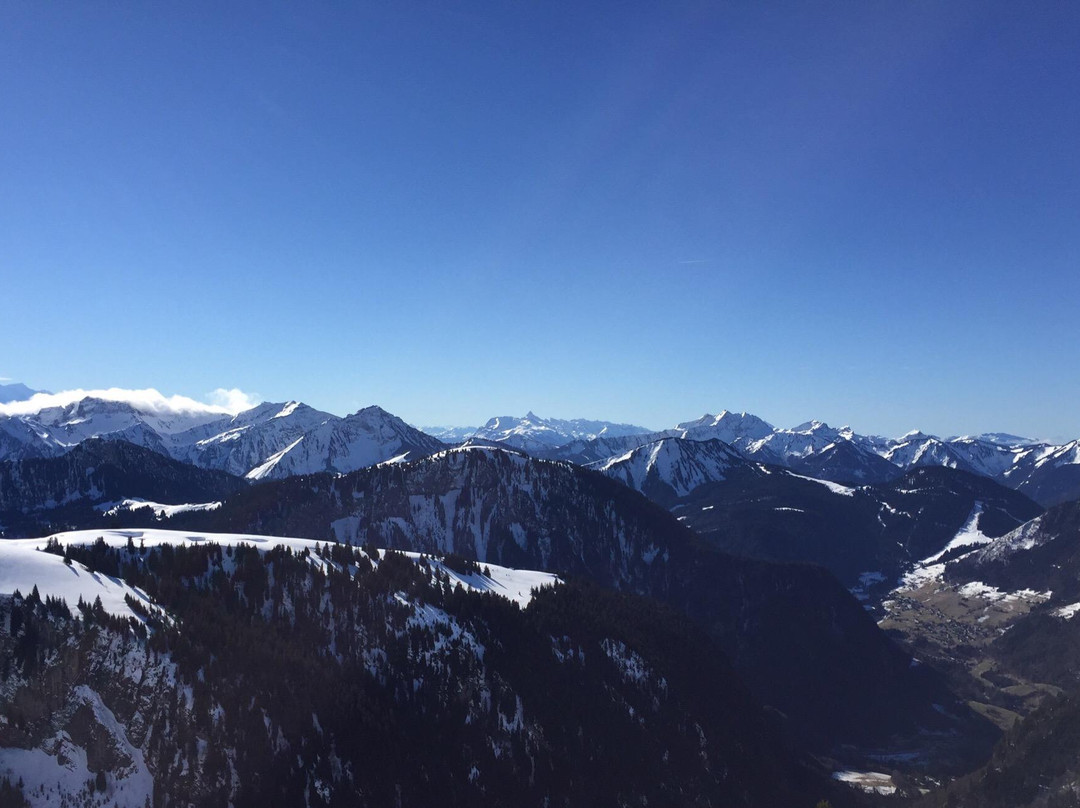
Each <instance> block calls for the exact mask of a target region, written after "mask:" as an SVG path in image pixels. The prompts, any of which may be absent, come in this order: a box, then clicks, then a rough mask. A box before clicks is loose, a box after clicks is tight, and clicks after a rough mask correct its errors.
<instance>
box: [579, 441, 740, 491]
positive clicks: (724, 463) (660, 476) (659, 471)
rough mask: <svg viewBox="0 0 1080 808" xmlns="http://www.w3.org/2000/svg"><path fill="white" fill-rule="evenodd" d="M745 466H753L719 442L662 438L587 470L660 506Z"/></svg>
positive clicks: (719, 479) (597, 463)
mask: <svg viewBox="0 0 1080 808" xmlns="http://www.w3.org/2000/svg"><path fill="white" fill-rule="evenodd" d="M747 465H756V464H751V463H750V462H749V461H748V460H746V459H745V458H744V457H743V456H742V455H741V454H739V452H738V451H736V450H735V449H734V448H733V447H731V446H729V445H728V444H726V443H724V442H723V441H720V440H715V439H711V440H686V439H682V438H663V439H661V440H658V441H655V442H654V443H648V444H646V445H644V446H640V447H638V448H636V449H632V450H631V451H629V452H627V453H626V454H623V455H619V456H618V457H611V458H608V459H607V460H601V461H599V462H596V463H591V464H589V465H588V466H587V467H586V468H591V469H594V470H596V471H599V472H600V473H602V474H605V475H606V476H608V477H611V478H612V479H613V480H618V481H619V482H621V483H623V484H624V485H627V486H629V487H630V488H633V489H635V490H637V491H641V492H642V493H644V494H645V495H646V496H648V497H649V498H650V499H653V500H655V501H657V502H661V503H662V502H663V501H664V500H665V499H667V498H679V497H685V496H686V495H687V494H689V493H690V492H691V491H694V490H696V489H697V488H699V487H700V486H702V485H705V484H707V483H711V482H719V481H722V480H723V479H725V477H726V475H727V472H728V470H729V469H730V468H732V467H733V466H740V467H742V466H747Z"/></svg>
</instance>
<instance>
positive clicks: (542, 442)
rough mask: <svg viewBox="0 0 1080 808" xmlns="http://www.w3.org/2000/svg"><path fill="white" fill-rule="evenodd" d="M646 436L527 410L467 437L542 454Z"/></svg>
mask: <svg viewBox="0 0 1080 808" xmlns="http://www.w3.org/2000/svg"><path fill="white" fill-rule="evenodd" d="M647 432H649V430H648V429H645V428H644V427H640V426H634V425H633V424H616V423H612V422H610V421H590V420H588V419H585V418H575V419H573V420H562V419H559V418H541V417H540V416H539V415H537V414H536V413H534V412H532V411H531V410H530V411H529V412H527V413H526V414H525V415H524V416H522V417H520V418H518V417H515V416H510V415H504V416H498V417H495V418H491V419H490V420H489V421H488V422H487V423H486V424H484V426H482V427H480V428H479V429H477V430H476V431H475V432H474V433H473V435H472V436H470V437H476V438H480V439H483V440H491V441H497V442H499V443H506V444H508V445H510V446H514V447H516V448H518V449H523V450H524V451H542V450H545V449H553V448H555V447H558V446H563V445H565V444H567V443H570V442H571V441H575V440H583V441H589V440H595V439H597V438H612V437H622V436H626V435H637V434H642V433H647Z"/></svg>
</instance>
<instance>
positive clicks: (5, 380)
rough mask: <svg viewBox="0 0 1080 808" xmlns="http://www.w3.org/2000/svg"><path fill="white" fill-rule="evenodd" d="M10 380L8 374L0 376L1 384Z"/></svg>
mask: <svg viewBox="0 0 1080 808" xmlns="http://www.w3.org/2000/svg"><path fill="white" fill-rule="evenodd" d="M10 381H11V377H10V376H0V384H3V383H4V382H10Z"/></svg>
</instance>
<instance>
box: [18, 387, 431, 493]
mask: <svg viewBox="0 0 1080 808" xmlns="http://www.w3.org/2000/svg"><path fill="white" fill-rule="evenodd" d="M103 392H105V393H107V394H110V395H111V397H109V398H102V397H98V396H95V395H87V396H82V397H78V398H76V399H75V400H72V401H66V402H62V403H59V404H53V402H52V401H51V399H53V398H56V397H52V396H47V397H44V399H43V403H44V404H45V406H42V407H39V408H34V406H33V404H34V402H35V401H36V400H37V399H32V400H31V401H29V402H24V403H22V404H20V405H18V406H17V407H9V408H7V409H5V410H0V461H2V460H20V459H26V458H36V457H57V456H59V455H61V454H64V453H65V452H67V451H69V450H70V449H71V448H72V447H74V446H77V445H79V444H80V443H82V442H83V441H86V440H89V439H91V438H101V439H105V440H119V441H125V442H127V443H133V444H135V445H138V446H142V447H145V448H147V449H151V450H153V451H155V452H158V453H160V454H163V455H166V456H168V457H172V458H175V459H177V460H182V461H184V462H187V463H191V464H192V465H195V466H198V467H200V468H206V469H216V470H220V471H226V472H228V473H230V474H233V475H236V476H246V477H249V478H250V479H263V478H266V477H281V476H288V475H290V474H308V473H311V472H315V471H336V472H345V471H352V470H354V469H357V468H362V467H364V466H369V465H373V464H375V463H382V462H386V461H389V460H395V459H399V460H400V459H404V458H416V457H422V456H424V455H426V454H430V453H431V452H435V451H438V450H440V449H443V448H445V445H444V444H443V443H442V442H441V441H439V440H437V439H435V438H432V437H431V436H429V435H425V434H424V433H422V432H420V431H419V430H417V429H414V428H413V427H410V426H409V425H408V424H406V423H405V422H404V421H402V420H401V419H400V418H398V417H396V416H394V415H391V414H390V413H388V412H386V411H385V410H383V409H381V408H379V407H368V408H365V409H362V410H360V411H359V412H356V413H353V414H352V415H349V416H346V417H345V418H341V417H339V416H336V415H331V414H330V413H326V412H320V411H319V410H316V409H313V408H312V407H309V406H307V405H306V404H303V403H301V402H297V401H289V402H285V403H265V404H260V405H258V406H256V407H253V408H251V409H248V410H244V411H243V412H240V413H238V414H235V415H232V414H229V413H227V412H224V411H223V408H221V407H213V406H209V405H200V404H198V402H193V401H190V400H183V401H181V402H180V403H177V402H176V401H175V399H166V398H165V397H164V396H161V395H160V394H159V393H157V392H156V391H103ZM38 398H41V397H38Z"/></svg>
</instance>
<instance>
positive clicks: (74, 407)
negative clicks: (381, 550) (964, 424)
mask: <svg viewBox="0 0 1080 808" xmlns="http://www.w3.org/2000/svg"><path fill="white" fill-rule="evenodd" d="M433 431H434V432H435V433H436V435H430V434H428V433H425V432H422V431H420V430H419V429H416V428H414V427H411V426H409V425H408V424H406V423H405V422H404V421H402V420H401V419H400V418H398V417H397V416H394V415H392V414H390V413H388V412H386V411H385V410H382V409H381V408H379V407H367V408H365V409H362V410H359V411H358V412H356V413H353V414H352V415H348V416H346V417H344V418H342V417H339V416H336V415H332V414H330V413H326V412H321V411H319V410H316V409H313V408H311V407H309V406H307V405H305V404H303V403H300V402H296V401H291V402H284V403H265V404H260V405H258V406H257V407H254V408H252V409H249V410H246V411H244V412H241V413H239V414H237V415H225V414H222V413H221V412H220V411H215V410H213V409H212V408H204V409H195V408H189V409H175V408H174V409H168V408H163V407H161V406H155V407H153V408H150V407H145V406H140V405H139V404H138V403H137V402H133V401H117V400H107V399H102V398H94V397H87V398H82V399H79V400H76V401H72V402H70V403H67V404H66V405H64V406H48V407H42V408H40V409H37V410H33V409H26V408H23V409H21V410H20V411H19V414H6V415H3V414H0V461H4V460H19V459H24V458H34V457H56V456H58V455H61V454H63V453H64V452H66V451H68V450H70V448H71V447H72V446H75V445H77V444H78V443H80V442H82V441H83V440H86V439H88V438H91V437H98V438H106V439H110V440H124V441H127V442H130V443H134V444H137V445H140V446H144V447H146V448H149V449H152V450H154V451H157V452H159V453H161V454H165V455H167V456H169V457H172V458H174V459H177V460H181V461H184V462H187V463H190V464H192V465H196V466H199V467H201V468H209V469H217V470H221V471H227V472H228V473H230V474H233V475H236V476H243V477H247V478H249V479H263V478H281V477H286V476H290V475H293V474H310V473H312V472H316V471H332V472H338V473H345V472H348V471H353V470H355V469H358V468H364V467H366V466H370V465H374V464H376V463H382V462H390V461H397V460H404V459H415V458H418V457H423V456H425V455H428V454H431V453H433V452H437V451H439V450H440V449H442V448H444V447H445V446H446V445H447V444H446V442H445V441H446V440H450V441H452V442H454V443H461V442H468V443H472V444H493V443H497V444H501V445H506V446H511V447H513V448H516V449H520V450H522V451H525V452H527V453H529V454H531V455H533V456H536V457H541V458H544V459H555V460H568V461H571V462H574V463H580V464H587V463H595V462H597V461H603V460H607V459H609V458H613V457H617V456H620V455H623V454H625V453H626V452H628V451H630V450H632V449H635V448H637V447H639V446H643V445H645V444H648V443H654V442H656V441H659V440H664V439H666V438H681V439H683V440H695V441H708V440H719V441H722V442H724V443H726V444H728V445H729V446H731V447H733V448H734V449H736V450H737V451H738V452H739V453H740V454H741V455H742V456H743V457H745V458H747V459H751V460H757V461H759V462H763V463H768V464H773V465H780V466H783V467H786V468H789V469H791V470H792V471H795V472H797V473H801V474H805V475H807V476H811V477H816V478H820V479H826V480H832V481H835V482H841V483H847V484H856V485H857V484H874V483H882V482H887V481H889V480H891V479H894V478H896V477H898V476H899V475H900V474H902V473H904V472H906V471H909V470H911V469H913V468H917V467H923V466H943V467H948V468H955V469H959V470H961V471H966V472H969V473H972V474H979V475H982V476H985V477H990V478H991V479H994V480H997V481H998V482H1000V483H1002V484H1004V485H1006V486H1008V487H1010V488H1014V489H1016V490H1019V491H1022V492H1023V493H1025V494H1026V495H1027V496H1029V497H1030V498H1032V499H1034V500H1035V501H1037V502H1039V503H1040V504H1042V505H1043V506H1049V505H1053V504H1057V503H1058V502H1064V501H1068V500H1069V499H1072V498H1075V497H1077V496H1080V441H1071V442H1069V443H1066V444H1063V445H1050V444H1046V443H1042V442H1037V441H1033V440H1030V439H1027V438H1020V437H1016V436H1012V435H1006V434H1002V433H994V434H986V435H980V436H974V437H971V436H963V437H953V438H939V437H936V436H933V435H927V434H924V433H922V432H919V431H913V432H909V433H908V434H906V435H903V436H901V437H900V438H896V439H889V438H882V437H878V436H873V435H860V434H857V433H855V432H854V431H853V430H852V429H851V428H850V427H842V428H840V429H836V428H833V427H830V426H829V425H828V424H825V423H823V422H820V421H809V422H807V423H804V424H800V425H799V426H796V427H793V428H790V429H781V428H776V427H773V426H772V425H770V424H768V423H767V422H765V421H764V420H762V419H760V418H758V417H757V416H754V415H751V414H748V413H732V412H728V411H726V410H725V411H723V412H721V413H720V414H719V415H715V416H714V415H705V416H702V417H701V418H698V419H695V420H692V421H686V422H683V423H680V424H678V425H677V426H675V427H673V428H671V429H667V430H663V431H660V432H650V431H648V430H646V429H644V428H642V427H637V426H633V425H628V424H615V423H611V422H606V421H590V420H582V419H577V420H560V419H545V418H541V417H539V416H537V415H535V414H534V413H531V412H530V413H527V414H526V415H525V416H523V417H521V418H515V417H499V418H492V419H491V420H489V421H488V422H487V424H486V425H485V426H483V427H480V428H478V429H458V428H440V429H435V430H433ZM440 436H441V437H440Z"/></svg>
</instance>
